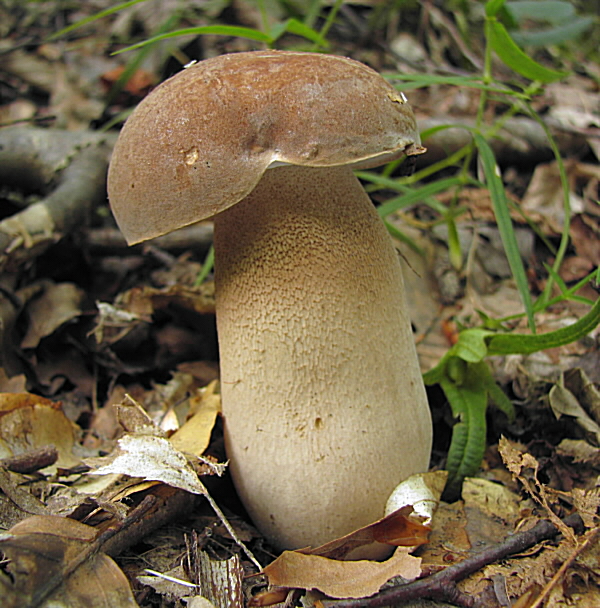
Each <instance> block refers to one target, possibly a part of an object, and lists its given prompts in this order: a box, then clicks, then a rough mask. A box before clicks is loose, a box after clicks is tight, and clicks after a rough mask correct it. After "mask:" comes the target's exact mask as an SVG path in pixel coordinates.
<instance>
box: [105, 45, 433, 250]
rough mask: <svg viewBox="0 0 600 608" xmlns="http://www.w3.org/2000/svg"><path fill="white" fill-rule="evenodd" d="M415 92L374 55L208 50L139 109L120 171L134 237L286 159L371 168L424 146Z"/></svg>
mask: <svg viewBox="0 0 600 608" xmlns="http://www.w3.org/2000/svg"><path fill="white" fill-rule="evenodd" d="M423 151H424V150H423V148H421V147H420V139H419V135H418V132H417V128H416V122H415V118H414V115H413V113H412V110H411V109H410V107H409V106H408V104H407V103H406V102H405V99H404V97H403V96H402V95H401V94H400V93H398V92H397V91H396V90H395V89H394V88H393V87H392V86H391V85H389V84H388V83H386V82H385V81H384V80H383V79H382V78H381V76H380V75H379V74H378V73H377V72H375V71H374V70H371V69H370V68H368V67H366V66H365V65H363V64H361V63H358V62H356V61H353V60H351V59H346V58H344V57H337V56H331V55H318V54H312V53H295V52H286V51H257V52H250V53H237V54H231V55H222V56H219V57H215V58H214V59H208V60H205V61H202V62H200V63H198V64H196V65H194V66H192V67H190V68H188V69H186V70H183V71H182V72H180V73H178V74H176V75H175V76H173V77H172V78H170V79H169V80H167V81H166V82H164V83H163V84H161V85H160V86H159V87H157V88H156V89H155V90H154V91H153V92H152V93H151V94H150V95H149V96H148V97H147V98H146V99H145V100H144V101H142V102H141V103H140V105H139V106H138V107H137V108H136V110H135V112H134V113H133V114H132V115H131V117H130V118H129V120H128V121H127V123H126V125H125V127H124V128H123V130H122V132H121V135H120V137H119V140H118V142H117V144H116V146H115V149H114V153H113V158H112V160H111V165H110V170H109V175H108V192H109V198H110V202H111V207H112V210H113V213H114V215H115V217H116V220H117V223H118V224H119V227H120V228H121V230H122V232H123V234H124V235H125V237H126V239H127V241H128V243H130V244H133V243H138V242H140V241H144V240H147V239H150V238H153V237H155V236H159V235H162V234H166V233H168V232H171V231H172V230H175V229H177V228H181V227H182V226H186V225H188V224H192V223H194V222H197V221H199V220H202V219H205V218H207V217H211V216H213V215H216V214H217V213H219V212H221V211H223V210H225V209H227V208H228V207H230V206H231V205H234V204H235V203H237V202H238V201H240V200H241V199H243V198H244V197H245V196H246V195H247V194H249V193H250V192H251V191H252V190H253V189H254V188H255V186H256V184H257V183H258V182H259V181H260V179H261V176H262V175H263V173H264V172H265V171H266V170H267V168H269V167H270V166H276V165H278V164H292V165H303V166H309V167H332V166H338V165H346V164H351V165H354V166H357V167H358V166H360V167H368V166H375V165H377V164H381V163H382V162H386V161H387V160H391V159H393V158H397V157H399V156H401V155H402V154H407V155H414V154H420V153H421V152H423Z"/></svg>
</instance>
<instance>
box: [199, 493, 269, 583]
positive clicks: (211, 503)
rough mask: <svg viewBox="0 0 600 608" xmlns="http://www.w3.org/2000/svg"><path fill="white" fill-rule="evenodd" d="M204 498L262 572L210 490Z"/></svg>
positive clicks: (258, 563)
mask: <svg viewBox="0 0 600 608" xmlns="http://www.w3.org/2000/svg"><path fill="white" fill-rule="evenodd" d="M200 484H201V485H202V486H204V484H203V483H202V482H200ZM204 498H206V500H208V502H209V504H210V506H211V507H212V509H213V511H214V512H215V513H216V514H217V516H218V518H219V519H220V520H221V523H222V524H223V525H224V526H225V529H226V530H227V532H229V534H230V536H231V538H233V540H234V541H235V542H236V544H237V546H238V547H239V548H240V549H241V550H242V551H243V552H244V553H245V554H246V557H247V558H248V559H249V560H250V561H251V562H252V563H253V564H254V565H255V566H256V567H257V568H258V570H259V572H260V571H261V570H262V566H261V565H260V562H259V561H258V560H257V559H256V557H254V554H253V553H252V551H250V549H249V548H248V547H247V546H246V545H245V544H244V543H243V542H242V541H241V539H239V538H238V536H237V534H236V533H235V530H234V529H233V527H232V525H231V524H230V523H229V522H228V521H227V518H226V517H225V514H224V513H223V511H221V509H220V508H219V505H217V503H216V502H215V501H214V500H213V497H212V496H211V495H210V494H209V493H208V490H207V489H206V488H204Z"/></svg>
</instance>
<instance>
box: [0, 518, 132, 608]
mask: <svg viewBox="0 0 600 608" xmlns="http://www.w3.org/2000/svg"><path fill="white" fill-rule="evenodd" d="M97 538H98V531H97V530H95V529H94V528H92V527H90V526H86V525H85V524H82V523H80V522H78V521H75V520H73V519H68V518H64V517H53V516H36V517H30V518H28V519H26V520H24V521H22V522H21V523H18V524H17V525H15V526H13V527H12V528H11V529H10V530H9V531H8V532H5V533H2V534H1V535H0V552H2V554H3V555H4V557H5V559H6V560H7V562H6V563H5V564H4V566H3V568H2V569H0V597H2V606H3V607H4V608H23V607H24V606H39V607H45V606H48V607H50V606H53V607H55V606H56V607H59V606H65V607H67V606H68V607H69V608H114V607H115V606H119V607H120V608H121V607H122V608H127V607H134V606H137V603H136V601H135V599H134V597H133V594H132V591H131V588H130V586H129V581H128V580H127V578H126V577H125V575H124V574H123V572H122V571H121V570H120V568H119V567H118V566H117V565H116V564H115V562H114V561H113V560H112V559H111V558H110V557H107V556H106V555H104V554H103V553H98V552H97V551H96V547H95V544H94V543H95V542H96V541H97Z"/></svg>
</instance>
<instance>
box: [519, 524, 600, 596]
mask: <svg viewBox="0 0 600 608" xmlns="http://www.w3.org/2000/svg"><path fill="white" fill-rule="evenodd" d="M599 534H600V528H594V529H593V530H589V532H588V533H587V535H586V536H587V538H586V539H585V540H584V541H583V542H582V543H579V544H578V545H577V547H576V548H575V550H574V551H573V553H571V555H570V556H569V559H567V560H565V561H564V563H563V565H562V566H561V567H560V568H559V569H558V570H557V571H556V573H555V574H554V576H553V577H552V578H551V579H550V580H549V581H548V584H547V585H546V586H545V587H544V588H543V589H542V591H541V592H540V594H539V596H538V597H537V599H536V600H535V602H533V604H531V606H530V608H539V607H540V606H541V605H542V603H543V602H544V600H545V599H546V598H547V597H548V595H550V592H551V591H552V589H554V587H556V585H557V584H558V582H559V581H560V579H561V578H562V577H563V576H564V575H565V572H566V571H567V570H568V569H569V568H570V567H571V564H572V563H573V562H574V561H575V560H576V559H577V557H578V556H579V555H580V554H581V553H582V551H584V550H585V549H587V548H588V547H589V546H590V545H591V544H592V543H593V542H594V541H596V540H597V539H598V535H599Z"/></svg>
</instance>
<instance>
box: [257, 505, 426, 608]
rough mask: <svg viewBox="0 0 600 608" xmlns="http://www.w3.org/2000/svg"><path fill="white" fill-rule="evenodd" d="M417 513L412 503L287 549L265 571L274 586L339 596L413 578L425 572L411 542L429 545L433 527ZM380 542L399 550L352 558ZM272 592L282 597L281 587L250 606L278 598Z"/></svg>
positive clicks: (357, 594) (364, 593)
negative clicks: (316, 543)
mask: <svg viewBox="0 0 600 608" xmlns="http://www.w3.org/2000/svg"><path fill="white" fill-rule="evenodd" d="M411 513H412V506H410V505H408V506H406V507H403V508H401V509H398V510H397V511H394V512H393V513H390V514H389V515H388V516H386V517H384V518H383V519H380V520H378V521H376V522H374V523H372V524H370V525H369V526H365V527H363V528H360V529H358V530H355V531H354V532H351V533H350V534H347V535H346V536H343V537H341V538H339V539H337V540H333V541H331V542H329V543H326V544H324V545H321V546H320V547H316V548H315V549H301V550H299V551H284V552H283V553H282V554H281V555H280V556H279V557H278V558H277V559H276V560H275V561H273V562H272V563H270V564H269V565H268V566H267V567H266V568H264V569H263V574H265V575H266V576H267V578H268V580H269V585H270V586H271V587H282V588H292V589H317V590H319V591H322V592H323V593H325V594H326V595H328V596H330V597H334V598H358V597H365V596H367V595H372V594H374V593H377V591H379V589H380V587H381V586H382V585H383V584H384V583H386V582H387V581H388V580H389V579H391V578H394V577H396V576H401V577H403V578H405V579H407V580H412V579H414V578H416V577H417V576H419V574H420V573H421V567H420V564H421V559H420V558H416V557H413V556H411V555H409V551H410V549H409V547H415V546H418V545H423V544H425V543H426V542H427V538H428V534H429V531H430V528H429V527H428V526H424V525H423V524H421V523H418V522H417V521H415V520H412V519H410V518H409V516H410V514H411ZM374 543H375V544H379V545H380V546H381V545H382V544H386V545H393V546H397V547H398V549H397V550H396V552H395V553H394V554H393V555H392V557H390V558H389V559H387V560H386V561H383V562H379V561H370V560H365V559H361V560H357V561H351V557H352V553H353V552H354V551H355V550H356V549H363V550H364V548H365V547H369V546H371V545H373V544H374ZM361 553H363V551H361ZM374 553H375V554H378V553H379V551H377V550H376V551H375V552H374ZM349 558H350V559H349ZM269 594H271V595H272V596H273V597H274V598H278V597H280V596H281V593H279V591H276V592H275V594H273V592H272V591H268V592H266V594H260V595H258V596H257V597H256V598H254V599H253V600H252V602H251V603H250V605H251V606H268V605H271V604H272V603H273V601H271V600H269V599H268V598H269V597H270V595H269ZM276 601H280V600H276Z"/></svg>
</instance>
